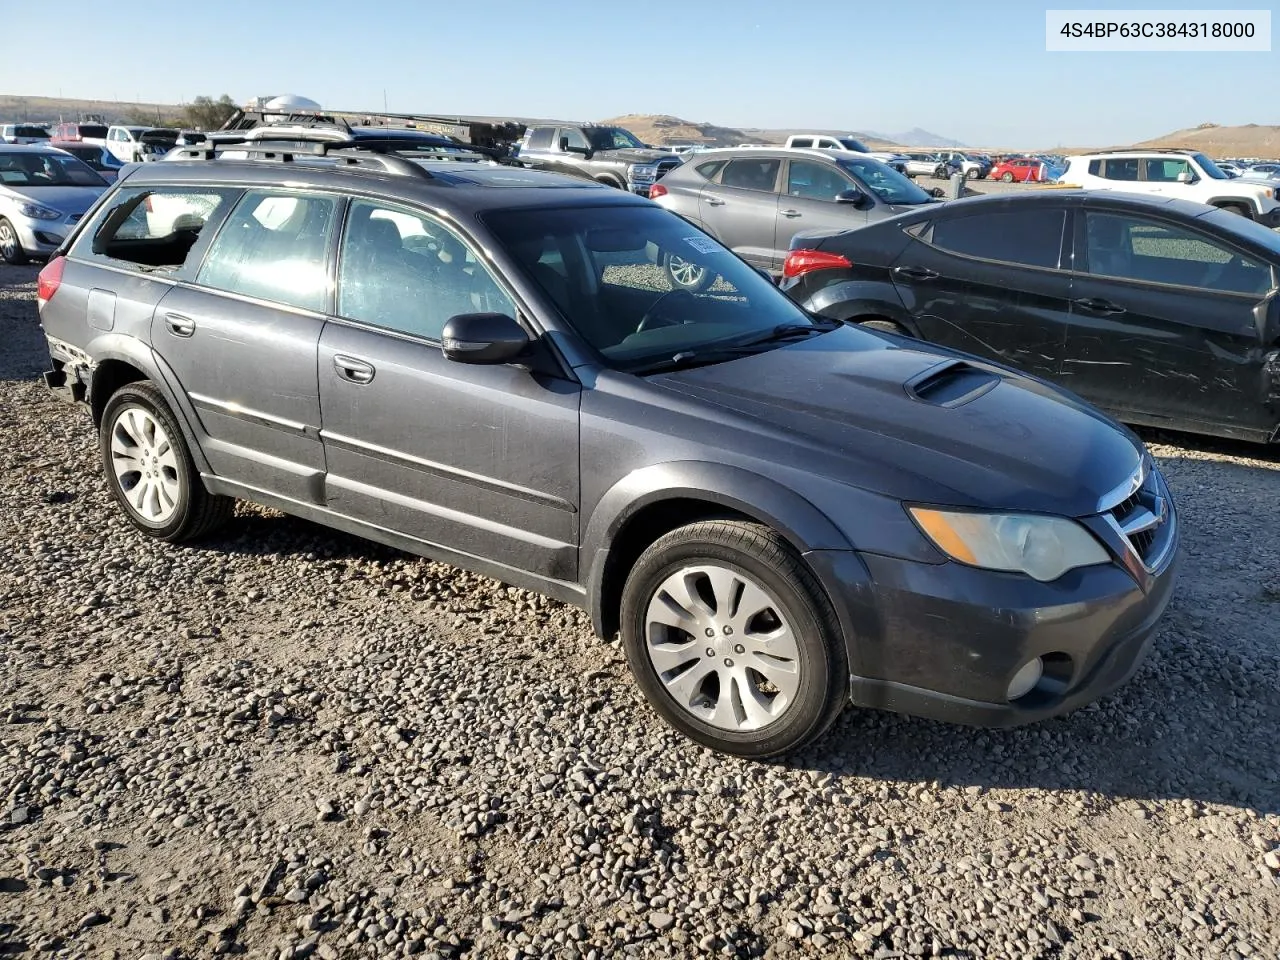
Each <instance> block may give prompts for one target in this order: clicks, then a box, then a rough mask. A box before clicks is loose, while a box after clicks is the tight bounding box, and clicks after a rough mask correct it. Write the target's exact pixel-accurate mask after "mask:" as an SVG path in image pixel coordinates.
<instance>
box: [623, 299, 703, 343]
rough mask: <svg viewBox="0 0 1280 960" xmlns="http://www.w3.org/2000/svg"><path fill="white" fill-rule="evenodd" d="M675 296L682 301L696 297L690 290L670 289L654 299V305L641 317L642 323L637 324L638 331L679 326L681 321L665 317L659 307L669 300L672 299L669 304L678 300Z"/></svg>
mask: <svg viewBox="0 0 1280 960" xmlns="http://www.w3.org/2000/svg"><path fill="white" fill-rule="evenodd" d="M673 298H676V299H678V300H680V301H681V302H683V301H685V300H690V301H692V300H695V299H696V298H695V297H694V295H693V294H692V293H690V292H689V291H688V290H668V291H667V292H666V293H664V294H663V295H662V296H660V297H659V298H658V299H657V300H655V301H653V306H651V307H650V308H649V309H648V310H646V311H645V312H644V316H643V317H641V318H640V323H639V324H637V325H636V333H643V332H644V331H646V330H651V329H653V328H654V327H674V326H677V325H678V324H679V323H680V322H681V321H678V320H672V319H671V318H670V317H663V316H662V313H663V311H662V310H660V309H659V308H660V307H661V306H662V305H663V304H664V303H667V302H668V301H671V303H667V305H668V306H670V305H671V304H673V303H675V302H676V300H675V299H673ZM660 321H661V322H660Z"/></svg>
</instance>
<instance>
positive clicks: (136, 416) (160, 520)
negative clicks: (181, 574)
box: [98, 380, 235, 543]
mask: <svg viewBox="0 0 1280 960" xmlns="http://www.w3.org/2000/svg"><path fill="white" fill-rule="evenodd" d="M98 451H99V454H100V455H101V457H102V472H103V474H104V475H105V476H106V478H107V486H108V488H110V490H111V495H112V496H113V497H115V499H116V503H118V504H119V505H120V508H121V510H122V511H123V512H124V515H125V516H126V517H127V518H128V520H129V522H130V523H132V524H133V525H134V526H135V527H137V528H138V529H139V530H141V531H142V532H143V533H146V534H147V535H149V536H152V537H155V538H156V539H158V540H165V541H167V542H169V543H180V542H182V541H184V540H194V539H196V538H198V537H202V536H204V535H205V534H207V533H210V532H211V531H213V530H214V529H216V528H217V527H219V526H221V525H222V524H223V523H225V522H226V520H227V519H228V518H229V517H230V516H231V513H232V511H233V510H234V509H235V500H234V499H233V498H231V497H220V496H214V495H213V494H211V493H209V492H208V491H207V490H206V489H205V488H204V484H203V483H202V482H201V481H200V477H199V474H198V472H197V471H196V467H195V464H194V463H193V462H192V460H191V451H190V450H188V449H187V443H186V440H185V439H184V438H183V436H182V429H181V428H180V427H179V426H178V421H177V420H176V419H175V418H174V416H173V413H172V411H170V409H169V405H168V404H167V403H165V401H164V397H163V396H162V395H161V393H160V391H159V390H157V389H156V388H155V386H154V385H153V384H152V383H151V381H150V380H139V381H136V382H134V383H128V384H125V385H124V386H123V387H121V388H120V389H119V390H117V391H116V392H115V393H114V394H113V395H112V396H111V399H110V400H108V401H107V405H106V407H105V408H104V409H103V411H102V426H101V428H100V430H99V431H98ZM148 460H149V462H148ZM134 468H136V469H134ZM135 475H136V478H135Z"/></svg>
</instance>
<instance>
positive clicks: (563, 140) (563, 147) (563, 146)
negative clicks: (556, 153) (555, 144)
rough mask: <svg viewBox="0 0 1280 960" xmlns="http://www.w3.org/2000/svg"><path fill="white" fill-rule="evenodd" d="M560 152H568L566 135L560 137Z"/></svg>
mask: <svg viewBox="0 0 1280 960" xmlns="http://www.w3.org/2000/svg"><path fill="white" fill-rule="evenodd" d="M560 152H561V153H568V152H569V138H568V137H561V138H560Z"/></svg>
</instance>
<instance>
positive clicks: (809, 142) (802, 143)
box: [791, 137, 813, 148]
mask: <svg viewBox="0 0 1280 960" xmlns="http://www.w3.org/2000/svg"><path fill="white" fill-rule="evenodd" d="M791 146H793V147H796V148H800V147H812V146H813V137H796V139H795V140H793V141H791Z"/></svg>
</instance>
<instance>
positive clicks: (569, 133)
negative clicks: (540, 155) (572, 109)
mask: <svg viewBox="0 0 1280 960" xmlns="http://www.w3.org/2000/svg"><path fill="white" fill-rule="evenodd" d="M561 140H568V141H569V144H568V145H569V147H570V149H572V148H573V147H579V148H586V147H587V146H588V144H587V138H586V137H584V136H583V135H582V131H581V130H579V129H577V128H576V127H561V128H560V136H559V137H558V138H557V140H556V143H559V142H560V141H561Z"/></svg>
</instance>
